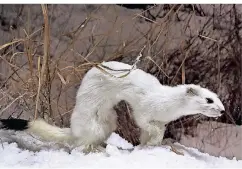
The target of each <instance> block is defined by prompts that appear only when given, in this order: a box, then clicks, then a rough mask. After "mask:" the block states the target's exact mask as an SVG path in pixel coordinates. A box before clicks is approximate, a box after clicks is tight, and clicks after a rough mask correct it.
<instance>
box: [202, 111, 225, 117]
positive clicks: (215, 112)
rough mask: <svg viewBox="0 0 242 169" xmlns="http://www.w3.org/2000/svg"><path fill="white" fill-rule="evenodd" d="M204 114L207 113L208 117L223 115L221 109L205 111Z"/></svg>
mask: <svg viewBox="0 0 242 169" xmlns="http://www.w3.org/2000/svg"><path fill="white" fill-rule="evenodd" d="M203 115H205V116H207V117H216V118H218V117H220V116H222V114H221V112H220V111H211V112H204V113H203Z"/></svg>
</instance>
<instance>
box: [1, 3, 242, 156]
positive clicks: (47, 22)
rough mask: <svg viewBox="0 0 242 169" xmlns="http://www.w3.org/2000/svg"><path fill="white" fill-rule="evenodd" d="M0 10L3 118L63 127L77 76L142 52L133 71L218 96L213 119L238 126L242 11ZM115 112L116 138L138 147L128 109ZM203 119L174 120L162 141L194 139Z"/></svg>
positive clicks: (37, 7)
mask: <svg viewBox="0 0 242 169" xmlns="http://www.w3.org/2000/svg"><path fill="white" fill-rule="evenodd" d="M0 11H1V13H0V21H1V26H0V36H1V39H0V115H1V117H2V118H9V117H10V116H13V117H17V118H25V119H33V118H35V117H37V116H38V117H42V118H44V119H45V120H46V121H48V122H49V123H52V124H56V125H58V126H61V127H63V126H69V117H70V115H71V112H72V109H73V106H74V104H75V94H76V90H77V88H78V86H79V84H80V81H81V79H82V77H83V75H84V74H85V73H86V72H87V71H88V70H89V69H90V68H91V67H92V66H93V65H94V64H96V63H100V62H101V61H104V60H105V61H108V60H116V61H122V62H125V63H130V64H133V63H134V62H135V59H136V57H137V56H138V55H139V53H140V52H141V51H142V49H143V47H144V46H145V48H144V50H143V51H142V58H141V61H140V62H139V64H138V67H139V68H141V69H143V70H145V71H147V72H149V73H151V74H153V75H154V76H156V77H157V78H158V79H159V80H160V82H161V83H162V84H168V85H176V84H181V83H195V84H200V85H202V86H205V87H208V88H209V89H211V90H213V91H215V92H217V93H218V94H219V97H220V98H221V99H222V101H223V102H224V104H225V106H226V115H225V116H223V117H222V118H220V119H219V120H218V121H220V122H223V123H231V124H233V125H235V124H237V125H241V122H242V120H241V106H242V102H241V99H242V98H241V96H242V77H241V74H242V59H241V57H242V56H241V53H242V52H241V49H242V47H241V42H242V41H241V33H242V32H241V26H242V24H241V13H242V6H241V5H198V4H197V5H150V6H147V7H145V8H144V9H142V10H141V9H136V8H134V9H128V8H125V7H121V6H118V5H48V6H46V5H1V8H0ZM116 110H117V112H118V114H119V119H118V122H119V128H118V130H117V133H119V134H120V135H121V136H123V137H124V138H126V139H127V140H129V141H130V142H132V143H133V144H139V141H138V139H137V138H138V136H139V129H138V128H137V127H136V125H135V123H134V122H133V120H132V118H131V117H130V116H129V113H130V111H132V109H130V108H129V106H128V104H127V103H125V102H122V103H120V104H119V105H117V106H116ZM207 120H211V119H208V118H204V117H202V118H201V117H200V116H192V117H185V118H182V119H179V120H177V121H175V122H172V123H171V124H169V126H168V129H167V131H166V137H171V138H174V139H177V140H178V141H179V140H180V138H181V136H182V135H191V136H192V137H196V132H195V131H194V130H193V129H194V128H195V127H196V126H197V124H198V122H202V121H207ZM223 137H225V138H226V137H228V136H227V135H223ZM232 156H233V155H231V156H230V157H232ZM237 156H238V155H237Z"/></svg>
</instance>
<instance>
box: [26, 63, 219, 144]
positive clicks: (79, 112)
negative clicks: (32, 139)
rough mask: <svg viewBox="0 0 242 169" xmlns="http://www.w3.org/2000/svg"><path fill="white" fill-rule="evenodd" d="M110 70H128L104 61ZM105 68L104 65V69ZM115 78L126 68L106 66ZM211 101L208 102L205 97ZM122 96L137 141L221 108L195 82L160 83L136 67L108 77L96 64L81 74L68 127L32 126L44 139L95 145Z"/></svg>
mask: <svg viewBox="0 0 242 169" xmlns="http://www.w3.org/2000/svg"><path fill="white" fill-rule="evenodd" d="M102 64H103V65H105V66H107V67H109V68H111V69H113V70H121V69H130V68H131V66H130V65H128V64H124V63H121V62H115V61H111V62H103V63H102ZM103 69H105V68H103ZM105 70H106V71H107V72H109V73H110V74H112V75H114V76H122V75H124V74H126V73H127V72H125V71H113V70H109V69H105ZM207 97H208V98H211V99H213V101H214V103H212V104H208V103H207V101H206V98H207ZM121 100H125V101H127V102H128V103H129V104H130V105H131V107H132V110H133V112H132V115H133V117H134V120H135V121H136V123H137V125H138V126H139V127H140V128H141V137H140V140H141V144H142V145H143V144H147V145H159V144H161V141H162V139H163V135H164V132H165V124H167V123H169V122H170V121H173V120H176V119H178V118H180V117H181V116H185V115H192V114H199V113H201V114H204V115H206V116H208V117H218V116H220V115H221V113H220V112H221V111H223V110H224V106H223V104H222V103H221V101H220V99H219V98H218V97H217V95H216V94H215V93H213V92H211V91H210V90H208V89H205V88H202V87H200V86H198V85H193V84H191V85H178V86H175V87H170V86H165V85H161V84H160V82H159V81H158V80H157V78H156V77H154V76H152V75H150V74H148V73H146V72H144V71H142V70H140V69H135V70H133V71H131V72H130V74H128V75H127V76H125V77H123V78H116V77H112V76H110V75H108V74H105V73H103V72H102V71H100V70H99V69H97V68H95V67H94V68H92V69H91V70H89V71H88V72H87V74H86V75H85V76H84V78H83V80H82V83H81V85H80V88H79V90H78V92H77V96H76V105H75V108H74V111H73V113H72V116H71V128H70V130H68V129H60V128H57V127H53V126H50V125H48V124H46V123H43V122H40V121H39V122H38V121H37V123H36V122H34V123H33V124H32V125H30V129H29V130H32V131H34V132H35V133H38V134H41V136H42V137H45V138H46V139H55V140H63V139H64V140H69V139H70V140H75V144H76V145H99V144H100V143H102V142H104V141H105V140H106V139H107V138H108V137H109V136H110V134H111V133H112V132H113V131H114V130H115V129H116V118H117V117H116V112H115V111H114V109H113V106H114V105H116V104H117V103H118V102H120V101H121Z"/></svg>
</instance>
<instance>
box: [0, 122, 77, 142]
mask: <svg viewBox="0 0 242 169" xmlns="http://www.w3.org/2000/svg"><path fill="white" fill-rule="evenodd" d="M0 129H6V130H15V131H24V130H26V131H28V132H31V133H33V134H34V135H36V136H38V137H40V138H41V139H43V140H45V141H54V142H58V143H70V142H71V140H72V136H71V132H70V128H59V127H57V126H52V125H50V124H48V123H46V122H45V121H44V120H42V119H37V120H35V121H28V120H23V119H0Z"/></svg>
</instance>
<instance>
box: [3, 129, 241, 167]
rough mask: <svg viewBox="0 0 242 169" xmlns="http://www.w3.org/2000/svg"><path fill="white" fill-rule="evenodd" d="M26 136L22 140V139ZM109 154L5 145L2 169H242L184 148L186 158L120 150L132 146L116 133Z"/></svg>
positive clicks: (159, 150) (166, 150) (155, 150)
mask: <svg viewBox="0 0 242 169" xmlns="http://www.w3.org/2000/svg"><path fill="white" fill-rule="evenodd" d="M23 137H24V136H22V138H23ZM107 143H108V146H107V148H106V152H102V153H100V152H99V153H91V154H88V155H84V154H83V153H82V152H81V151H79V150H78V149H74V150H72V151H71V152H70V153H68V152H66V151H64V149H58V150H51V149H45V150H41V151H37V152H33V151H29V150H24V149H20V148H18V146H17V144H16V143H11V144H9V143H7V142H3V143H2V146H1V145H0V157H1V158H0V167H1V168H3V167H14V168H16V167H31V168H33V167H38V168H43V167H48V168H57V167H58V168H67V167H68V168H77V167H78V168H128V167H133V168H136V167H137V168H162V167H176V168H185V167H192V168H207V167H210V168H211V167H213V168H214V167H217V168H241V167H242V160H236V159H233V160H229V159H227V158H224V157H213V156H210V155H208V154H205V153H201V152H199V151H198V150H196V149H193V148H187V147H184V146H182V145H180V144H178V143H176V145H179V146H180V147H183V149H178V150H179V151H181V152H183V153H184V156H182V155H178V154H176V153H174V152H172V151H170V147H169V146H163V147H147V148H143V149H141V148H140V147H138V146H137V147H135V148H134V150H133V151H131V152H129V151H127V150H119V149H117V147H116V146H118V147H122V148H132V147H133V146H132V145H131V144H130V143H128V142H127V141H126V140H124V139H122V138H121V137H120V136H119V135H117V134H116V133H113V134H112V135H111V137H110V138H109V139H108V141H107Z"/></svg>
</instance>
